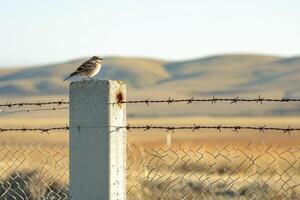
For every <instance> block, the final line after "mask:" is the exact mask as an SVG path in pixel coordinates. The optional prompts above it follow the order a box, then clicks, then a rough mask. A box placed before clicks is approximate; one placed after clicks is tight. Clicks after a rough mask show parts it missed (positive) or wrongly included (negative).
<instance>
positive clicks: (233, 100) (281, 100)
mask: <svg viewBox="0 0 300 200" xmlns="http://www.w3.org/2000/svg"><path fill="white" fill-rule="evenodd" d="M180 102H185V103H187V104H191V103H193V102H210V103H212V104H214V103H217V102H230V103H231V104H236V103H238V102H254V103H260V104H263V103H264V102H278V103H288V102H300V99H297V98H279V99H273V98H262V97H261V96H260V95H259V96H258V97H257V98H249V99H247V98H240V97H234V98H216V97H215V96H213V97H211V98H194V97H191V98H184V99H176V98H171V97H169V98H168V99H160V100H153V99H144V100H125V101H124V100H120V101H119V102H116V103H111V104H120V103H121V104H138V103H144V104H146V105H150V104H151V103H167V104H172V103H180ZM68 104H69V102H68V101H64V100H60V101H48V102H39V101H37V102H19V103H10V102H9V103H5V104H0V107H8V108H12V107H23V106H38V107H41V106H46V105H57V106H60V105H68Z"/></svg>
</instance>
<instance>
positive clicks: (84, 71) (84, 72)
mask: <svg viewBox="0 0 300 200" xmlns="http://www.w3.org/2000/svg"><path fill="white" fill-rule="evenodd" d="M102 60H103V58H100V57H98V56H93V57H91V58H90V59H89V60H87V61H85V62H84V63H82V64H81V65H80V66H79V67H78V68H77V69H76V71H75V72H73V73H71V74H70V75H69V76H68V77H66V78H65V79H64V81H66V80H68V79H69V78H71V77H73V76H78V75H79V76H85V77H89V78H90V79H91V80H93V78H92V77H93V76H95V75H96V74H98V72H99V71H100V69H101V61H102Z"/></svg>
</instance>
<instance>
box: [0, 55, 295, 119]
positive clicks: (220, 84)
mask: <svg viewBox="0 0 300 200" xmlns="http://www.w3.org/2000/svg"><path fill="white" fill-rule="evenodd" d="M85 59H86V58H82V59H76V60H72V61H68V62H64V63H56V64H49V65H43V66H35V67H22V68H3V69H0V83H1V84H0V95H1V97H2V100H3V101H4V100H7V99H10V98H12V97H14V98H24V97H26V98H31V97H33V96H41V95H43V96H45V95H47V96H52V97H55V96H57V95H59V96H64V95H67V93H68V82H63V81H62V80H63V78H64V77H66V76H67V74H69V73H70V72H72V71H73V70H74V69H75V68H76V67H78V66H79V65H80V64H81V63H82V62H83V61H84V60H85ZM299 77H300V57H290V58H285V57H279V56H269V55H251V54H249V55H245V54H241V55H238V54H236V55H234V54H226V55H217V56H210V57H205V58H200V59H192V60H185V61H178V62H171V61H165V60H157V59H145V58H128V57H106V58H104V65H103V68H102V71H101V73H100V74H99V75H98V77H97V78H99V79H121V80H125V82H126V84H127V85H128V99H145V98H167V97H169V96H171V97H191V96H194V97H211V96H213V95H214V96H217V97H235V96H240V97H257V95H258V94H260V95H262V96H263V97H277V98H281V97H289V98H299V97H300V85H299V84H298V82H299V80H300V78H299ZM73 80H74V79H73ZM75 80H79V79H78V78H75ZM244 105H245V104H243V105H242V106H240V108H239V109H236V108H235V107H233V106H229V107H231V108H230V109H229V108H228V105H224V104H221V105H220V106H219V105H218V106H213V107H212V106H207V105H206V106H201V105H199V110H193V109H191V108H186V106H185V107H184V105H179V109H178V110H177V111H176V110H175V111H174V110H165V111H164V110H161V107H160V106H159V105H157V106H154V108H153V109H151V110H150V111H149V110H147V111H146V112H145V111H144V110H143V109H142V108H141V109H140V108H136V107H134V108H131V109H130V110H131V112H130V113H131V114H132V115H133V116H140V115H143V116H154V115H155V116H156V115H169V114H176V115H186V114H188V113H189V114H195V115H198V114H201V115H220V114H221V115H254V114H255V115H257V114H258V115H279V114H280V115H282V114H299V113H300V104H296V103H295V104H293V105H290V104H289V105H281V104H280V105H279V104H268V105H265V106H263V109H262V108H261V107H260V108H259V109H258V108H257V105H254V106H255V107H253V105H250V106H248V105H247V107H246V106H244ZM241 107H242V108H241Z"/></svg>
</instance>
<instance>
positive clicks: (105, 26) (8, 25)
mask: <svg viewBox="0 0 300 200" xmlns="http://www.w3.org/2000/svg"><path fill="white" fill-rule="evenodd" d="M299 10H300V1H299V0H248V1H245V0H243V1H242V0H185V1H183V0H118V1H117V0H84V1H83V0H48V1H46V0H43V1H41V0H26V1H20V0H9V1H8V0H0V11H1V12H0V31H1V32H0V44H1V47H0V67H8V66H16V65H18V66H23V65H37V64H45V63H51V62H52V63H53V62H61V61H66V60H70V59H75V58H78V57H85V56H91V55H99V56H135V57H150V58H159V59H166V60H183V59H191V58H198V57H204V56H209V55H215V54H223V53H261V54H276V55H282V56H295V55H300V48H299V44H300V23H299V22H300V12H299Z"/></svg>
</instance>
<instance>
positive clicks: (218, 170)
mask: <svg viewBox="0 0 300 200" xmlns="http://www.w3.org/2000/svg"><path fill="white" fill-rule="evenodd" d="M193 102H209V103H212V104H214V103H217V102H229V103H231V104H236V103H239V102H241V103H242V102H248V103H251V102H252V103H259V104H263V103H270V102H278V103H292V102H300V99H287V98H282V99H266V98H261V97H260V96H259V97H258V98H253V99H243V98H239V97H236V98H226V99H225V98H224V99H221V98H215V97H213V98H208V99H196V98H188V99H172V98H169V99H165V100H163V99H162V100H148V99H147V100H130V101H125V100H124V101H121V102H117V103H126V104H137V103H142V104H145V105H151V104H153V103H165V104H173V103H187V104H192V103H193ZM68 104H69V102H67V101H64V100H61V101H50V102H39V101H38V102H27V103H5V104H0V108H3V109H4V110H0V115H1V114H2V115H13V114H17V113H18V114H20V113H30V112H38V111H49V112H52V111H58V110H67V109H68V107H66V106H68ZM31 107H33V108H31ZM195 123H196V122H195ZM72 128H76V129H80V130H81V129H82V130H84V129H85V128H97V126H95V127H85V126H81V125H78V127H69V125H62V126H57V127H56V126H55V127H48V128H45V127H27V126H23V127H22V126H20V127H0V134H7V135H8V134H11V133H13V135H12V138H13V137H14V136H16V135H15V134H16V133H17V132H18V133H20V134H22V137H26V136H27V135H26V134H27V133H28V134H31V133H32V132H35V133H42V134H43V135H44V136H45V137H47V135H49V134H52V133H53V132H55V133H56V132H60V133H61V132H68V131H69V130H70V129H72ZM115 128H116V129H118V128H123V129H127V132H128V136H129V137H130V134H131V133H132V132H133V133H134V132H135V131H139V130H140V132H143V133H144V134H150V133H149V132H150V131H155V132H156V131H159V133H160V132H161V133H162V134H166V132H168V133H167V134H173V133H179V132H181V131H190V132H191V133H194V134H198V133H200V132H201V131H206V130H208V129H209V130H214V131H216V132H220V133H221V132H222V131H223V130H224V131H226V130H231V131H232V132H233V133H234V134H242V133H240V132H242V131H243V130H247V131H251V132H256V133H258V134H265V132H269V131H273V132H274V131H276V132H277V133H278V134H280V133H281V134H284V135H285V136H286V137H290V136H291V134H293V136H295V134H298V133H299V131H300V128H299V127H293V126H290V125H288V126H286V127H277V126H274V127H273V126H264V125H260V126H234V125H231V126H228V125H226V124H224V125H219V124H216V125H212V126H208V125H205V124H191V125H190V126H172V124H169V125H166V126H162V125H155V124H146V125H140V124H139V125H129V124H128V125H127V126H116V127H115ZM24 133H26V134H24ZM183 134H184V133H183ZM294 138H295V137H294ZM177 142H178V141H177ZM27 143H28V141H27ZM27 143H21V144H20V143H3V142H0V200H68V199H70V195H69V147H68V145H67V144H65V145H63V144H50V143H49V144H39V143H31V144H27ZM279 143H280V141H279V142H278V144H279ZM126 155H127V161H126V165H127V172H126V176H127V180H126V182H127V183H126V184H127V186H126V191H127V199H129V200H139V199H141V200H148V199H149V200H150V199H151V200H177V199H178V200H183V199H184V200H212V199H216V200H229V199H233V200H271V199H272V200H285V199H287V200H300V146H299V145H286V144H285V145H275V144H273V145H272V144H265V143H263V142H256V143H248V144H245V143H243V144H237V143H228V144H217V143H214V144H212V143H205V142H201V141H200V140H199V142H197V143H195V142H190V141H189V142H184V141H182V142H181V143H180V142H178V143H175V144H172V146H166V145H165V144H160V143H157V144H155V145H152V144H149V143H145V144H143V145H142V144H140V143H139V144H138V143H134V142H133V143H132V142H129V143H128V144H127V153H126ZM82 170H84V169H82ZM83 200H85V199H83ZM87 200H88V199H87Z"/></svg>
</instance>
